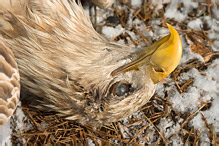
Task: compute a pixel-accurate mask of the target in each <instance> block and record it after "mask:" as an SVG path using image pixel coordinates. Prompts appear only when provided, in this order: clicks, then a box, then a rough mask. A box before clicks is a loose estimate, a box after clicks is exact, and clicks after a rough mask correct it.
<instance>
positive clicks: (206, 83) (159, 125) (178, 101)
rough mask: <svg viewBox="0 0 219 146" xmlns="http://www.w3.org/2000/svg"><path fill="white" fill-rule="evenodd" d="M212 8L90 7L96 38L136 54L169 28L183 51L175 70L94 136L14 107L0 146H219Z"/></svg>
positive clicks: (123, 2)
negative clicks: (133, 110)
mask: <svg viewBox="0 0 219 146" xmlns="http://www.w3.org/2000/svg"><path fill="white" fill-rule="evenodd" d="M218 5H219V3H218V2H215V1H213V0H212V1H211V0H207V1H206V2H200V3H197V2H190V1H186V2H169V1H162V2H158V1H156V0H154V1H153V2H150V3H145V4H144V3H143V1H142V0H132V1H129V0H120V1H116V3H115V4H114V5H113V7H112V8H109V9H107V10H101V9H98V8H97V19H96V21H95V19H94V18H91V19H92V20H93V23H94V26H95V28H96V29H97V31H99V32H100V33H102V34H103V35H105V36H106V37H108V38H109V39H113V40H114V41H117V42H119V43H122V44H126V45H128V46H130V47H135V48H136V49H142V48H145V47H147V46H148V45H149V44H151V43H152V42H154V41H156V40H158V39H160V38H161V37H163V36H165V35H167V34H168V33H169V31H168V29H167V26H166V23H169V24H171V25H172V26H174V27H175V28H176V29H177V31H178V32H179V34H180V37H181V39H182V44H183V56H182V59H181V61H180V64H179V66H178V67H177V68H176V70H175V71H174V72H173V73H172V74H171V75H170V76H169V77H168V78H167V79H166V82H164V83H158V86H157V90H156V93H155V95H154V96H153V97H152V98H151V100H150V101H149V102H148V103H147V104H146V105H145V106H143V107H142V108H141V109H140V110H139V111H138V112H136V113H134V114H133V115H131V116H129V117H127V118H126V119H124V120H122V121H118V122H115V123H111V124H109V125H105V126H103V127H102V128H97V129H93V128H91V127H87V126H81V125H80V124H78V123H74V122H72V121H66V120H64V119H62V118H60V117H58V116H56V115H54V114H51V113H41V112H40V111H36V110H32V109H30V108H28V107H23V106H22V104H20V106H19V107H18V108H17V111H16V113H15V114H14V117H12V118H11V121H10V122H8V123H7V125H5V126H4V127H3V128H1V129H0V131H1V133H2V134H0V143H1V144H4V143H7V144H8V145H11V144H12V143H14V144H16V143H29V144H33V143H35V144H36V143H37V144H42V143H47V144H48V143H52V144H55V143H56V144H57V143H60V144H86V145H98V144H99V145H105V144H119V145H126V144H175V145H176V144H178V145H179V144H189V143H190V144H199V145H206V144H215V145H216V144H219V138H218V137H219V110H218V109H217V107H219V97H218V95H219V78H218V74H219V59H218V56H219V40H218V38H219V34H218V32H219V27H218V15H217V14H218V13H219V10H218ZM87 11H88V10H87ZM91 13H92V12H91Z"/></svg>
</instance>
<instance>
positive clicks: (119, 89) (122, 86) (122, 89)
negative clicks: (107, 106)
mask: <svg viewBox="0 0 219 146" xmlns="http://www.w3.org/2000/svg"><path fill="white" fill-rule="evenodd" d="M110 92H111V93H112V94H113V95H117V96H124V95H128V94H129V93H130V92H132V86H131V84H128V83H120V82H117V83H114V84H113V85H112V86H111V90H110Z"/></svg>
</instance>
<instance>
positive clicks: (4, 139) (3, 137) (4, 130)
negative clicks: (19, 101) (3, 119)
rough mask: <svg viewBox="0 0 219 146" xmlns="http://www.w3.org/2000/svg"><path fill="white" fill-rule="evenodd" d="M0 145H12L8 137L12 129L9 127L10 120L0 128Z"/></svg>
mask: <svg viewBox="0 0 219 146" xmlns="http://www.w3.org/2000/svg"><path fill="white" fill-rule="evenodd" d="M0 131H1V132H0V145H2V146H3V145H7V146H9V145H12V143H11V141H10V138H11V133H12V130H11V129H10V121H8V122H7V123H6V124H5V125H4V126H3V127H1V128H0Z"/></svg>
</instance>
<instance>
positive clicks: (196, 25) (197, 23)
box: [188, 18, 203, 30]
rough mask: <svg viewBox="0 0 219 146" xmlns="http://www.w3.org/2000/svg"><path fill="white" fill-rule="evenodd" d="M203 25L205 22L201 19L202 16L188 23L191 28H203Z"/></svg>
mask: <svg viewBox="0 0 219 146" xmlns="http://www.w3.org/2000/svg"><path fill="white" fill-rule="evenodd" d="M202 25H203V22H202V21H201V19H200V18H197V19H195V20H192V21H190V22H189V23H188V27H189V28H191V29H199V30H201V29H202Z"/></svg>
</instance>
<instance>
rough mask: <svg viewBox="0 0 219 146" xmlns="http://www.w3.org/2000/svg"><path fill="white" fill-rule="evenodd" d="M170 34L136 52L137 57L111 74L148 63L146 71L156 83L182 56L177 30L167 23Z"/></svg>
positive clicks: (166, 74)
mask: <svg viewBox="0 0 219 146" xmlns="http://www.w3.org/2000/svg"><path fill="white" fill-rule="evenodd" d="M167 26H168V28H169V30H170V35H168V36H165V37H163V38H162V39H160V40H159V41H157V42H155V43H154V44H152V45H151V46H149V47H147V48H146V49H145V50H143V51H141V52H139V53H138V54H137V56H138V58H137V59H136V60H134V61H132V62H130V63H128V64H126V65H124V66H121V67H119V68H118V69H116V70H114V71H113V72H112V73H111V75H113V76H114V75H116V74H119V73H122V72H123V73H124V72H126V71H130V70H133V69H138V67H139V66H142V65H144V64H148V65H149V68H148V70H147V73H148V74H150V77H151V79H152V81H153V82H154V83H155V84H156V83H157V82H159V81H161V80H162V79H164V78H166V77H167V76H168V75H169V74H170V73H171V72H172V71H173V70H174V69H175V68H176V67H177V65H178V64H179V61H180V59H181V56H182V42H181V39H180V36H179V34H178V32H177V31H176V30H175V29H174V28H173V27H172V26H171V25H169V24H167Z"/></svg>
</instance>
